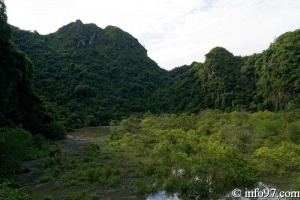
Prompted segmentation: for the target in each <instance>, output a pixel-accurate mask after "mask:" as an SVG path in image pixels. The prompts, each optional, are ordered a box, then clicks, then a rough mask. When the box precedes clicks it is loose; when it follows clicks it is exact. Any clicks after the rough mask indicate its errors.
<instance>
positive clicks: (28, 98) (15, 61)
mask: <svg viewBox="0 0 300 200" xmlns="http://www.w3.org/2000/svg"><path fill="white" fill-rule="evenodd" d="M0 6H1V7H0V11H1V13H0V23H1V24H0V33H1V40H0V66H1V67H0V94H1V98H0V119H1V121H0V127H5V126H13V125H19V126H22V127H23V128H24V129H26V130H29V131H31V132H32V133H34V134H38V133H40V134H44V135H52V136H53V137H52V139H55V138H56V135H55V134H56V132H53V131H52V130H51V128H50V127H49V126H50V125H51V124H52V123H57V122H55V117H56V116H55V114H54V112H52V111H53V110H51V107H49V106H47V105H46V103H45V102H44V101H43V100H42V99H41V98H40V97H39V96H37V95H36V93H35V91H34V88H33V86H32V79H33V64H32V63H31V61H30V60H29V59H28V57H27V56H26V55H25V54H24V53H21V52H20V51H19V50H18V49H17V48H16V46H15V45H14V44H13V43H12V42H11V29H10V26H9V25H8V24H7V17H6V11H5V5H4V2H3V1H1V2H0ZM58 137H61V135H59V136H58Z"/></svg>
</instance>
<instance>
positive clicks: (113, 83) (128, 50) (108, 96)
mask: <svg viewBox="0 0 300 200" xmlns="http://www.w3.org/2000/svg"><path fill="white" fill-rule="evenodd" d="M14 42H15V43H16V44H17V45H18V46H19V47H20V48H21V49H22V50H23V51H24V52H25V53H26V54H28V56H29V57H30V58H31V59H32V61H33V62H34V63H35V65H36V76H35V85H36V87H37V88H38V90H39V93H40V94H42V95H43V96H45V97H47V99H48V100H50V101H51V102H54V103H55V104H56V106H59V108H63V109H59V110H60V113H61V115H62V116H64V117H65V122H66V125H68V126H73V127H81V126H84V125H85V126H95V125H99V124H108V123H109V120H111V119H120V118H121V117H126V116H128V115H129V114H131V113H135V112H146V111H148V110H152V109H155V103H154V102H152V101H151V99H150V97H151V96H152V93H153V92H154V91H155V90H156V89H157V88H158V87H159V86H160V85H161V84H162V82H163V81H164V79H165V78H166V77H167V72H166V71H165V70H163V69H161V68H159V67H158V66H157V64H156V63H155V62H154V61H153V60H151V59H150V58H149V57H148V56H147V51H146V49H145V48H144V47H143V46H142V45H141V44H140V43H139V42H138V40H137V39H135V38H134V37H133V36H131V35H130V34H129V33H127V32H124V31H122V30H121V29H119V28H117V27H113V26H108V27H106V28H105V29H101V28H99V27H97V26H96V25H95V24H83V23H82V22H81V21H80V20H77V21H76V22H73V23H70V24H68V25H66V26H64V27H62V28H60V29H59V30H58V31H57V32H55V33H52V34H49V35H39V34H38V33H31V32H27V31H22V30H17V31H16V34H15V37H14Z"/></svg>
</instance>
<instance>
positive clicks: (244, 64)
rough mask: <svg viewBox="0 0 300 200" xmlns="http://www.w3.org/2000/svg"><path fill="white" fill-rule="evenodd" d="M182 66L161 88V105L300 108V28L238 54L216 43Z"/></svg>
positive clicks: (170, 107)
mask: <svg viewBox="0 0 300 200" xmlns="http://www.w3.org/2000/svg"><path fill="white" fill-rule="evenodd" d="M181 68H183V69H181ZM181 68H176V69H174V70H172V71H170V72H169V75H171V77H172V79H171V80H168V84H166V87H164V88H163V89H160V90H159V91H158V93H159V94H164V97H163V98H162V99H163V100H162V101H160V102H159V103H160V104H159V105H158V106H159V107H164V108H165V111H166V112H179V113H180V112H199V111H200V110H202V109H207V108H210V109H220V110H226V111H232V110H248V111H251V112H255V111H259V110H270V111H274V112H277V111H281V110H293V109H299V106H300V29H298V30H295V31H294V32H288V33H285V34H283V35H281V36H280V37H278V38H277V39H276V40H275V41H274V43H272V44H271V45H270V46H269V48H268V49H267V50H265V51H263V52H262V53H259V54H253V55H250V56H245V57H241V56H234V55H233V54H232V53H230V52H229V51H227V50H226V49H224V48H222V47H215V48H213V49H212V50H211V51H210V52H209V53H208V54H206V60H205V62H204V63H196V62H194V63H193V64H191V65H190V66H184V67H181ZM178 72H179V73H178Z"/></svg>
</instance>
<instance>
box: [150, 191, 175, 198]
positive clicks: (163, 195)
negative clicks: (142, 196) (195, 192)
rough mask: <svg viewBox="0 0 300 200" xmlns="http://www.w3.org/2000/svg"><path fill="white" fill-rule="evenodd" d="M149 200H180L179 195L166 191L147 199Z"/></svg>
mask: <svg viewBox="0 0 300 200" xmlns="http://www.w3.org/2000/svg"><path fill="white" fill-rule="evenodd" d="M147 200H180V199H179V198H178V196H177V194H167V193H166V192H165V191H160V192H158V193H156V194H153V195H150V196H148V197H147Z"/></svg>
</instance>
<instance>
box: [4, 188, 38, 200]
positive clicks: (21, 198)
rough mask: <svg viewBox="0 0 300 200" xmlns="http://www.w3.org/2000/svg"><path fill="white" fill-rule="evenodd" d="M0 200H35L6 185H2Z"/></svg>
mask: <svg viewBox="0 0 300 200" xmlns="http://www.w3.org/2000/svg"><path fill="white" fill-rule="evenodd" d="M0 199H9V200H33V198H31V197H30V196H29V195H28V194H26V193H23V192H21V191H19V190H18V189H14V188H11V187H9V186H7V185H6V184H0Z"/></svg>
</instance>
